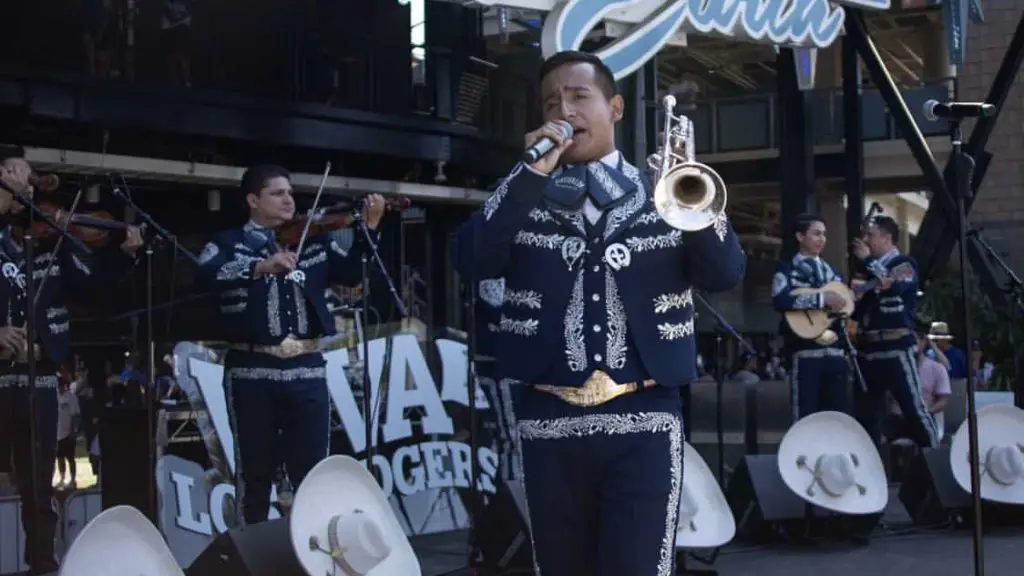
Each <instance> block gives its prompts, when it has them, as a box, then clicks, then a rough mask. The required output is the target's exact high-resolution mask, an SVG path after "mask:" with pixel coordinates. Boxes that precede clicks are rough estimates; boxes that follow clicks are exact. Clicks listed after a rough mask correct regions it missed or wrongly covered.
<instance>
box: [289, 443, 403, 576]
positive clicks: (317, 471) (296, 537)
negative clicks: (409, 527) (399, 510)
mask: <svg viewBox="0 0 1024 576" xmlns="http://www.w3.org/2000/svg"><path fill="white" fill-rule="evenodd" d="M355 509H359V510H362V511H363V513H365V514H367V515H368V516H369V517H370V518H372V519H373V521H374V522H376V523H377V525H378V526H380V528H381V530H382V531H383V532H384V533H385V535H386V537H387V538H388V542H389V544H390V545H391V553H390V554H389V555H388V557H387V558H386V559H385V560H384V561H383V562H382V563H381V564H380V565H378V566H377V567H375V568H374V569H372V570H370V571H369V572H367V573H366V575H365V576H392V575H395V576H397V575H399V574H400V575H402V576H421V574H422V571H421V569H420V565H419V562H418V561H417V560H416V554H415V552H413V549H412V544H410V543H409V539H408V538H407V537H406V536H405V531H404V530H402V527H401V525H400V524H399V523H398V518H396V517H395V513H394V511H393V510H392V509H391V504H390V503H389V502H388V500H387V498H386V497H385V496H384V492H383V491H382V490H381V489H380V486H378V485H377V481H376V480H374V478H373V476H371V475H370V473H369V472H368V471H367V470H366V468H363V466H362V465H361V464H360V463H359V462H358V461H356V460H355V459H353V458H351V457H350V456H329V457H327V458H325V459H323V460H321V461H320V463H319V464H317V465H316V466H314V467H313V469H312V470H310V472H309V474H307V475H306V478H305V479H304V480H303V481H302V484H301V485H299V489H298V490H296V492H295V499H294V502H293V503H292V508H291V515H290V516H289V528H290V529H289V532H290V537H291V541H292V548H293V549H294V550H295V556H296V557H297V558H298V560H299V563H300V564H302V567H303V568H304V569H305V570H306V572H307V573H309V574H332V573H333V570H334V568H333V566H332V561H331V558H330V557H329V556H328V555H327V554H324V553H323V552H321V551H317V550H310V549H309V539H310V537H311V536H316V537H317V538H318V539H319V541H320V546H321V547H324V548H326V547H327V546H328V540H327V525H328V523H329V522H330V520H331V518H332V517H334V516H335V515H337V514H341V513H344V512H346V511H351V510H355Z"/></svg>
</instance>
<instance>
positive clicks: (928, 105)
mask: <svg viewBox="0 0 1024 576" xmlns="http://www.w3.org/2000/svg"><path fill="white" fill-rule="evenodd" d="M938 105H939V101H938V100H934V99H932V100H925V101H924V107H923V108H924V110H923V111H924V117H925V119H926V120H928V121H930V122H935V121H936V120H938V119H939V117H938V116H936V115H935V107H936V106H938Z"/></svg>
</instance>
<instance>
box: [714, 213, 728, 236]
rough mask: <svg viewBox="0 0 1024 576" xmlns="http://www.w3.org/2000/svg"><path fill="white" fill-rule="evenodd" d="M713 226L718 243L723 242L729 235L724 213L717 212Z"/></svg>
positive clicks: (726, 218) (726, 217)
mask: <svg viewBox="0 0 1024 576" xmlns="http://www.w3.org/2000/svg"><path fill="white" fill-rule="evenodd" d="M713 226H714V229H715V235H716V236H718V241H719V242H725V236H726V235H727V234H729V217H728V216H726V215H725V212H719V213H718V214H717V215H716V216H715V221H714V223H713Z"/></svg>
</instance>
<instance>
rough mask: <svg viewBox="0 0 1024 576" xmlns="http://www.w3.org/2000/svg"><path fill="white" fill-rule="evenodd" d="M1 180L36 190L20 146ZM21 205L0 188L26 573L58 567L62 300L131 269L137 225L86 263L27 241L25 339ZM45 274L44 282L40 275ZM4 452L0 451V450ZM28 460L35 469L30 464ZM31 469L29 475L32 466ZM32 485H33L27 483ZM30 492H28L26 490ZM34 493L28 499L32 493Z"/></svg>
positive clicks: (5, 372) (1, 314) (4, 403)
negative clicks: (30, 361)
mask: <svg viewBox="0 0 1024 576" xmlns="http://www.w3.org/2000/svg"><path fill="white" fill-rule="evenodd" d="M0 180H2V182H3V185H4V187H5V188H8V189H10V190H13V191H14V192H17V193H18V194H21V195H23V196H26V197H28V198H31V197H32V195H33V194H34V192H35V190H34V189H33V185H32V184H31V182H33V181H35V180H36V179H35V178H34V175H33V174H32V167H31V166H30V165H29V163H28V161H26V160H25V155H24V151H23V150H22V149H21V148H20V147H8V148H4V149H3V150H2V151H0ZM25 214H26V211H24V208H23V206H22V205H21V204H20V203H18V202H17V201H16V200H15V199H14V197H13V196H12V195H11V194H10V193H9V192H8V191H7V190H6V189H3V190H0V217H2V219H3V228H2V230H0V269H2V272H3V279H0V359H3V360H4V361H3V362H0V369H2V373H0V444H6V445H10V447H11V452H12V453H13V460H14V468H15V473H16V474H15V475H16V476H17V480H18V482H17V483H18V492H19V493H20V494H21V496H22V509H21V521H22V526H23V527H24V530H25V535H26V538H25V542H26V544H25V563H26V564H28V565H29V566H30V568H31V571H30V573H31V574H45V573H49V572H52V571H54V570H56V569H57V562H56V559H55V558H54V550H53V539H54V535H55V531H56V528H57V514H56V513H55V512H54V509H53V507H52V506H51V501H52V498H53V488H52V480H53V468H54V462H55V456H56V446H57V380H58V378H57V372H58V368H59V366H61V364H62V363H63V362H64V361H65V360H66V359H67V356H68V352H69V349H70V345H71V337H70V332H69V328H70V324H69V320H70V318H69V315H68V309H67V307H66V305H65V302H66V299H67V298H74V297H79V296H84V295H85V294H88V293H90V292H92V291H93V290H95V291H96V292H97V293H98V291H99V290H100V289H102V288H103V287H107V286H109V285H110V284H111V283H113V281H114V280H115V279H116V278H118V277H119V276H120V275H121V274H122V273H126V272H127V271H128V270H129V269H130V268H131V266H132V263H133V258H134V254H135V252H136V251H137V250H138V249H139V247H140V246H142V236H141V233H140V232H139V230H138V229H137V228H134V227H128V228H127V234H126V237H127V239H126V240H125V241H124V243H123V244H121V246H120V248H121V249H120V250H116V249H115V250H98V251H97V252H95V253H94V258H93V260H92V265H91V266H90V265H88V264H86V262H85V261H84V260H83V259H82V258H80V257H79V256H78V255H77V254H75V252H74V251H73V250H74V249H73V247H72V246H70V245H68V244H67V243H61V245H60V246H59V247H58V246H57V245H56V244H53V245H48V244H47V243H45V242H36V241H35V240H34V246H35V250H36V251H35V255H34V269H35V272H34V274H33V276H34V278H35V280H36V284H35V286H36V289H37V293H36V298H35V303H34V304H35V310H36V316H35V317H36V319H37V322H36V326H35V334H36V335H37V337H38V341H37V342H26V341H25V336H26V331H25V320H26V317H27V312H28V306H29V302H28V300H27V298H26V293H25V258H24V253H25V252H24V251H25V248H24V245H23V243H22V241H21V237H20V232H21V231H23V230H24V218H23V216H24V215H25ZM44 278H46V280H43V279H44ZM28 346H32V353H33V355H34V357H35V359H36V370H37V372H36V374H37V376H36V381H35V382H33V383H31V384H30V383H29V381H28V366H27V357H28ZM30 385H32V386H34V387H35V395H34V408H35V413H34V414H32V412H31V411H30V410H29V394H28V391H29V389H28V387H29V386H30ZM30 416H31V417H34V419H35V436H36V446H35V447H34V448H33V446H32V445H31V441H30V438H31V434H30V425H31V424H30V420H29V417H30ZM0 452H3V450H0ZM33 460H35V467H33ZM33 469H34V470H35V471H36V477H35V478H33V474H32V470H33ZM33 484H37V486H34V485H33ZM34 489H35V491H33V490H34ZM33 495H34V496H35V498H33V497H32V496H33Z"/></svg>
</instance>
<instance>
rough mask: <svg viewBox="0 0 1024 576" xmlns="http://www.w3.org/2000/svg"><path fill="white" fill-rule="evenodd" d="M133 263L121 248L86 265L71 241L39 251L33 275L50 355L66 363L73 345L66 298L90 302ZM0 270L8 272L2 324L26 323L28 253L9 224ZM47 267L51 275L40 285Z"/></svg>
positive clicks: (0, 235) (39, 326)
mask: <svg viewBox="0 0 1024 576" xmlns="http://www.w3.org/2000/svg"><path fill="white" fill-rule="evenodd" d="M134 263H135V260H134V258H132V257H130V256H128V255H126V254H125V253H124V252H123V251H121V249H120V248H119V247H110V248H106V249H103V250H98V251H96V252H95V253H94V254H93V257H92V258H91V260H89V262H88V263H87V261H86V259H85V258H83V257H81V256H79V255H78V254H77V253H76V252H75V249H74V248H73V247H71V246H69V245H68V244H67V243H66V242H65V243H61V247H60V249H59V250H57V251H56V252H53V251H49V252H40V253H37V254H36V255H35V258H34V262H33V268H34V273H33V275H32V277H33V279H34V280H35V288H36V290H39V288H40V287H42V291H41V292H39V295H38V300H37V307H36V326H35V329H36V334H37V335H38V338H39V342H40V343H41V344H42V346H43V351H44V352H45V354H46V357H47V358H48V359H50V360H52V361H53V362H56V363H58V364H59V363H63V362H64V361H65V360H66V359H67V357H68V352H69V351H70V349H71V317H70V314H69V312H68V307H67V304H66V299H67V298H69V297H70V298H73V299H75V300H76V301H82V300H85V301H88V300H89V299H90V298H91V297H94V296H97V295H98V294H100V292H101V290H103V289H104V288H107V287H109V286H110V284H111V283H113V282H114V281H116V280H118V279H119V278H121V277H122V276H124V275H125V274H126V273H127V272H128V271H129V270H130V269H131V268H132V266H133V265H134ZM51 264H52V266H51ZM0 271H2V273H3V276H4V279H3V280H0V325H3V326H24V325H25V315H26V313H27V304H28V302H27V300H26V296H25V262H24V255H23V252H22V248H21V246H19V245H17V244H16V243H15V242H14V241H13V240H12V239H11V238H10V229H9V228H6V229H4V230H2V231H0ZM47 271H49V275H50V276H49V279H47V280H46V283H45V284H42V285H41V283H42V281H43V277H44V276H45V275H46V273H47ZM41 360H42V359H41Z"/></svg>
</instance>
